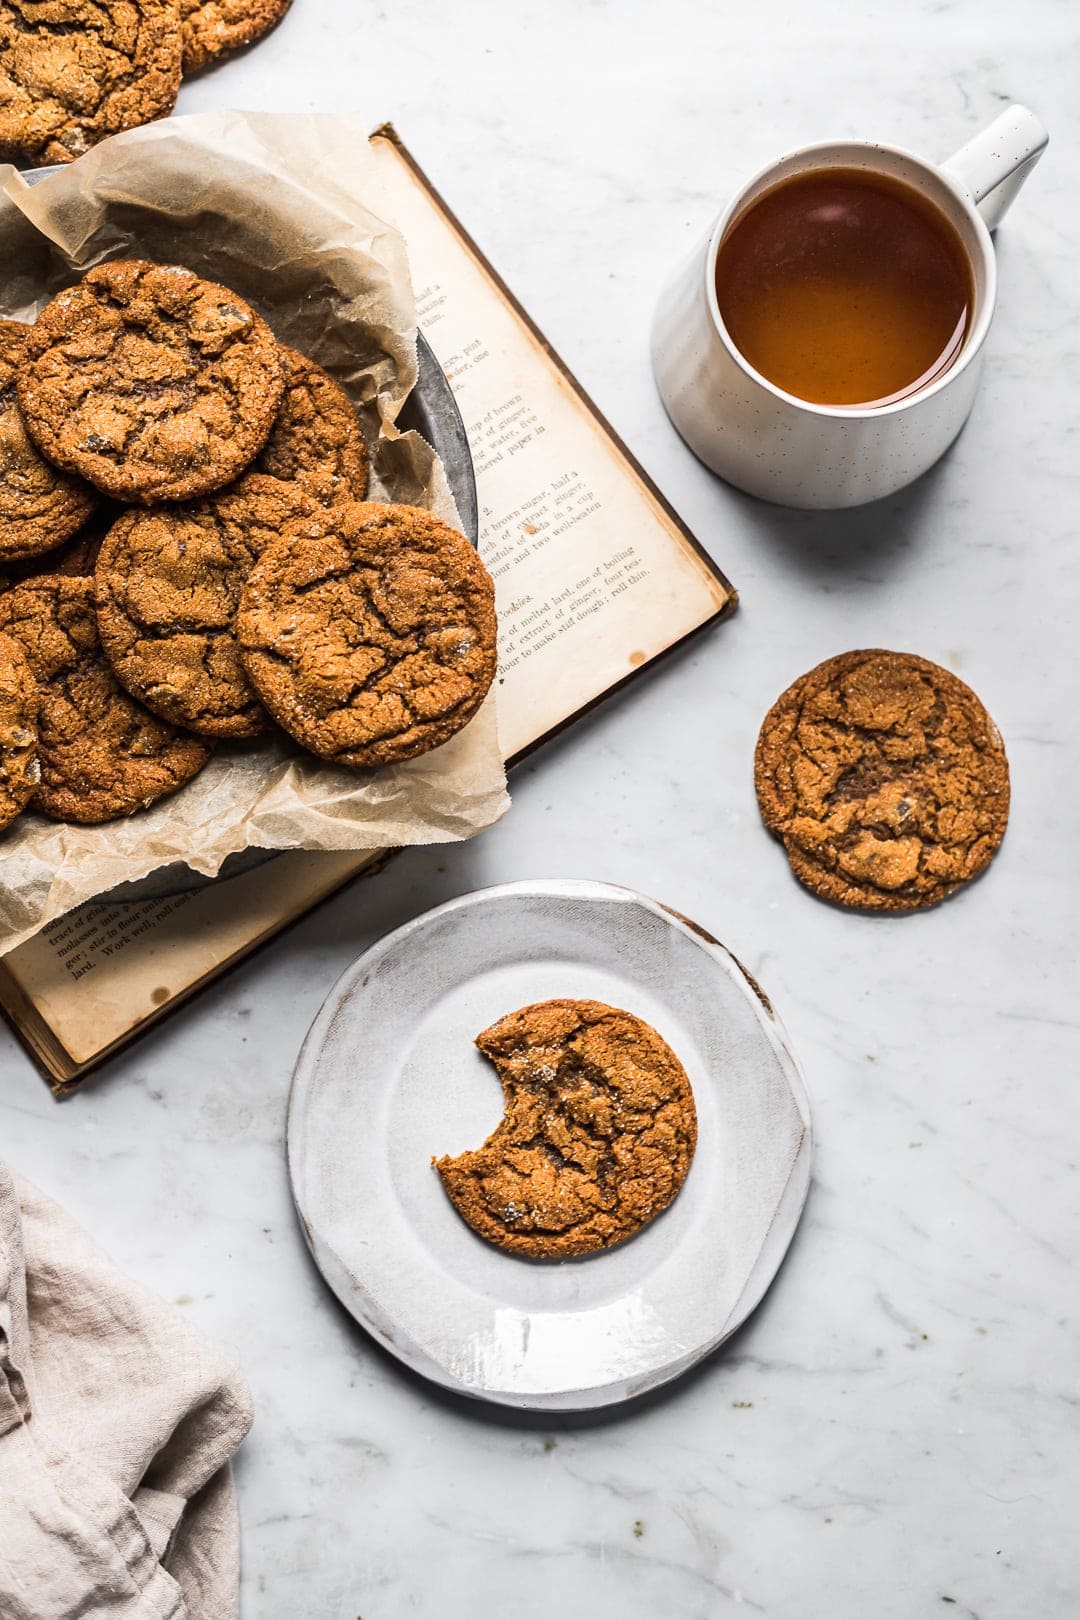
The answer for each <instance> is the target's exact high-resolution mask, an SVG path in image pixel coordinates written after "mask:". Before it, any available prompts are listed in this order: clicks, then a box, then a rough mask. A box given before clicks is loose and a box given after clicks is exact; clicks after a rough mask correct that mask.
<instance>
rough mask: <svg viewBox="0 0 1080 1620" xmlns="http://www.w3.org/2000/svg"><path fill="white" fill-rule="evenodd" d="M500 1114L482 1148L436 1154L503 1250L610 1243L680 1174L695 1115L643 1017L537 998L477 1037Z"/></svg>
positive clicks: (459, 1203) (462, 1204)
mask: <svg viewBox="0 0 1080 1620" xmlns="http://www.w3.org/2000/svg"><path fill="white" fill-rule="evenodd" d="M476 1044H477V1046H478V1047H479V1048H480V1050H481V1052H483V1053H484V1056H485V1057H488V1058H490V1059H491V1061H492V1062H493V1063H494V1065H495V1067H496V1069H497V1071H498V1075H499V1079H500V1081H501V1082H502V1088H503V1095H504V1099H505V1112H504V1115H503V1118H502V1120H501V1121H500V1123H499V1124H498V1126H497V1127H496V1128H495V1130H494V1131H493V1132H492V1133H491V1135H490V1136H489V1137H488V1139H487V1141H486V1142H485V1143H484V1145H483V1146H482V1147H481V1148H478V1149H476V1151H475V1152H468V1153H460V1154H458V1155H457V1157H456V1158H449V1157H443V1158H441V1159H436V1160H434V1161H433V1163H434V1165H435V1168H436V1170H437V1171H438V1172H439V1175H440V1176H441V1178H442V1183H443V1186H444V1187H445V1189H446V1191H447V1194H448V1195H449V1197H450V1199H451V1200H452V1202H453V1204H454V1207H455V1208H456V1209H457V1211H458V1214H459V1215H461V1216H462V1217H463V1219H464V1220H466V1221H467V1222H468V1224H469V1225H470V1226H471V1227H472V1229H473V1231H474V1232H476V1233H478V1234H479V1236H480V1237H482V1238H486V1239H487V1240H488V1242H489V1243H495V1244H497V1245H498V1246H499V1248H501V1249H506V1250H508V1251H509V1252H510V1253H511V1254H518V1255H523V1256H525V1257H527V1258H528V1259H533V1260H558V1259H566V1258H569V1257H571V1256H574V1255H586V1254H594V1253H595V1252H596V1251H597V1250H599V1249H610V1248H612V1247H613V1246H614V1245H615V1244H616V1243H621V1242H622V1241H623V1240H624V1239H625V1238H628V1237H631V1236H632V1235H633V1234H634V1233H635V1232H638V1231H640V1230H641V1228H642V1227H643V1226H647V1225H648V1223H649V1222H650V1221H651V1220H653V1219H654V1218H655V1216H657V1215H659V1214H660V1213H661V1211H662V1210H665V1209H666V1208H667V1207H668V1205H669V1204H670V1203H671V1201H672V1199H673V1198H675V1196H676V1194H677V1193H678V1192H679V1189H680V1188H681V1186H682V1184H683V1182H684V1181H685V1180H686V1174H687V1171H688V1170H689V1169H690V1161H691V1159H692V1158H693V1156H694V1148H695V1146H696V1143H697V1112H696V1109H695V1107H694V1096H693V1092H692V1091H691V1089H690V1082H689V1080H688V1079H687V1077H686V1071H685V1070H684V1068H683V1066H682V1064H681V1063H680V1062H679V1060H678V1058H677V1057H676V1056H675V1054H674V1052H673V1051H672V1050H671V1048H670V1046H668V1044H667V1042H666V1041H664V1040H663V1039H662V1038H661V1037H660V1036H659V1035H658V1034H657V1032H656V1030H655V1029H653V1028H652V1027H651V1025H649V1024H646V1023H645V1022H644V1021H643V1020H642V1019H640V1018H635V1017H634V1015H633V1013H628V1012H622V1011H621V1010H620V1009H619V1008H617V1007H608V1006H605V1005H604V1003H603V1002H599V1001H562V1000H559V1001H541V1002H537V1003H535V1004H534V1005H533V1006H531V1007H521V1008H519V1009H518V1011H517V1012H513V1013H508V1014H507V1016H506V1017H505V1018H500V1019H499V1021H498V1023H497V1024H492V1026H491V1027H490V1029H485V1030H484V1031H483V1033H482V1034H480V1035H478V1036H477V1037H476Z"/></svg>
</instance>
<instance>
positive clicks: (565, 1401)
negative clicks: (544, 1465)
mask: <svg viewBox="0 0 1080 1620" xmlns="http://www.w3.org/2000/svg"><path fill="white" fill-rule="evenodd" d="M515 897H517V898H525V897H529V898H544V897H547V898H555V899H578V900H591V901H597V902H602V903H614V902H621V903H623V904H637V905H640V906H643V907H644V908H645V909H646V910H648V911H651V912H652V913H653V914H654V915H657V916H659V917H660V918H661V919H662V921H663V922H664V923H665V925H667V926H670V927H674V928H676V929H677V930H679V931H680V932H682V933H683V934H685V935H686V936H687V937H688V938H689V940H690V941H691V943H692V944H694V945H695V946H696V947H697V948H698V949H700V950H702V951H703V952H704V953H705V954H706V955H708V956H710V957H711V958H712V959H713V961H714V962H715V963H716V964H717V966H718V967H719V968H720V970H721V971H723V972H725V973H727V974H728V975H729V976H730V977H731V978H732V979H733V981H734V982H735V983H736V984H737V985H739V986H740V988H741V989H742V991H743V994H744V995H745V996H746V998H747V1000H748V1002H749V1004H750V1005H751V1007H752V1009H753V1011H754V1014H755V1016H756V1018H757V1021H758V1024H759V1027H760V1028H761V1030H762V1031H763V1033H764V1034H765V1035H766V1037H767V1038H768V1040H769V1042H770V1044H771V1046H772V1048H773V1051H774V1052H775V1054H776V1056H777V1060H778V1062H779V1064H780V1067H781V1070H782V1072H783V1074H784V1077H785V1079H786V1081H787V1083H788V1086H789V1088H790V1090H791V1094H792V1098H793V1101H794V1103H795V1107H796V1109H797V1111H798V1114H799V1117H800V1119H801V1121H802V1127H803V1128H802V1134H801V1136H800V1139H799V1144H798V1146H797V1148H796V1151H795V1154H794V1157H793V1159H792V1163H791V1167H790V1170H789V1174H788V1178H787V1182H786V1184H785V1186H784V1189H783V1191H782V1193H781V1195H780V1198H779V1200H778V1203H777V1206H776V1209H775V1210H774V1212H773V1215H772V1219H771V1221H770V1223H769V1226H768V1229H767V1231H766V1233H765V1235H764V1237H763V1239H762V1243H761V1247H760V1249H759V1251H758V1254H757V1256H756V1258H755V1260H754V1262H753V1264H752V1266H751V1269H750V1273H749V1275H748V1277H747V1279H746V1281H745V1283H744V1284H743V1287H742V1290H741V1291H740V1293H739V1296H738V1298H737V1299H736V1302H735V1304H734V1305H733V1307H732V1309H731V1311H730V1312H729V1314H728V1316H727V1318H726V1319H725V1321H724V1323H723V1325H722V1327H721V1330H720V1332H719V1334H718V1335H716V1336H714V1337H710V1338H709V1339H707V1340H706V1341H704V1342H703V1343H701V1344H696V1345H694V1346H693V1348H692V1349H691V1350H689V1351H688V1352H687V1353H686V1354H684V1355H682V1356H679V1357H676V1358H675V1359H674V1360H672V1361H669V1362H665V1363H664V1364H662V1365H661V1366H659V1367H656V1368H653V1369H650V1370H649V1371H648V1372H646V1373H643V1374H640V1375H634V1376H632V1377H630V1378H629V1379H628V1378H626V1377H625V1376H623V1377H621V1378H619V1379H616V1380H614V1381H609V1382H607V1383H604V1384H600V1385H596V1386H594V1387H593V1388H591V1389H587V1390H582V1389H580V1388H577V1387H575V1388H573V1389H565V1390H558V1391H543V1392H541V1393H539V1394H535V1393H522V1392H521V1391H516V1390H496V1389H490V1388H481V1387H477V1386H471V1385H468V1384H465V1383H463V1382H462V1381H461V1380H460V1379H458V1378H455V1377H454V1376H453V1375H452V1374H451V1373H449V1372H448V1371H447V1369H446V1368H444V1367H443V1366H441V1364H440V1363H438V1362H437V1361H435V1360H433V1359H432V1357H431V1356H430V1355H429V1354H428V1353H427V1352H426V1351H423V1350H422V1349H420V1347H419V1346H417V1345H414V1344H413V1343H412V1342H411V1341H410V1340H406V1339H404V1338H403V1337H402V1336H399V1335H398V1334H396V1333H394V1332H392V1331H390V1329H388V1328H387V1327H386V1326H384V1325H383V1322H382V1320H381V1319H384V1318H385V1317H386V1315H387V1313H385V1312H384V1311H383V1310H382V1308H381V1307H380V1305H379V1303H378V1301H377V1300H375V1299H374V1298H373V1297H372V1295H371V1294H370V1293H368V1292H367V1290H366V1289H365V1288H364V1285H363V1282H362V1280H361V1278H359V1277H357V1276H355V1275H352V1283H353V1287H352V1288H351V1289H350V1288H348V1287H347V1286H345V1284H344V1283H341V1284H340V1286H339V1280H338V1279H337V1278H336V1275H335V1273H336V1272H337V1271H338V1270H339V1269H342V1270H345V1271H346V1274H347V1275H351V1273H349V1272H348V1269H347V1268H346V1267H345V1265H344V1262H343V1261H341V1260H340V1258H339V1257H338V1256H337V1254H336V1252H335V1251H334V1250H333V1249H332V1248H331V1246H330V1245H329V1243H326V1242H325V1241H323V1240H320V1238H319V1236H318V1234H317V1232H316V1231H315V1229H314V1226H313V1223H312V1221H311V1220H310V1219H309V1217H308V1215H307V1214H306V1213H305V1209H304V1201H303V1191H302V1189H303V1174H302V1170H301V1167H300V1163H299V1159H300V1154H301V1150H302V1146H303V1141H304V1134H305V1133H304V1121H303V1118H302V1116H301V1108H302V1105H303V1102H304V1100H305V1096H306V1092H307V1091H308V1089H309V1088H310V1086H311V1083H312V1080H313V1077H314V1073H315V1067H316V1062H317V1057H318V1053H319V1051H320V1050H321V1047H322V1044H323V1041H324V1038H325V1034H326V1032H327V1030H328V1029H329V1027H330V1025H331V1024H332V1022H333V1020H334V1018H335V1017H336V1015H337V1012H338V1009H339V1007H340V1005H341V1003H342V1001H343V999H344V995H345V994H346V992H347V990H348V989H349V988H350V987H351V985H352V984H353V983H355V982H356V980H358V979H359V978H360V976H361V975H362V973H363V972H364V970H365V967H366V966H368V965H370V962H371V961H372V959H374V958H375V957H376V956H378V955H379V954H381V953H384V952H385V951H386V950H388V949H391V948H393V947H395V946H397V945H399V944H401V943H402V942H403V941H406V940H407V939H408V938H409V936H410V935H413V934H416V933H417V932H420V931H421V930H422V929H423V928H424V927H425V926H426V925H427V924H428V923H429V922H430V920H432V919H434V918H437V917H441V916H445V915H446V914H447V913H449V912H453V911H458V910H462V909H465V908H467V907H470V906H474V905H478V904H483V903H486V902H488V901H491V900H493V899H513V898H515ZM285 1157H286V1168H287V1174H288V1179H289V1191H290V1195H291V1197H292V1201H293V1207H294V1209H295V1211H296V1216H297V1220H298V1222H299V1225H300V1229H301V1232H302V1233H303V1236H304V1241H305V1243H306V1244H307V1248H308V1251H309V1253H310V1255H311V1258H312V1261H313V1263H314V1265H315V1267H316V1269H317V1271H318V1272H319V1275H320V1276H321V1277H322V1279H323V1281H324V1283H325V1284H326V1286H327V1287H328V1288H329V1289H330V1291H331V1292H332V1293H333V1294H334V1295H335V1297H336V1298H337V1299H338V1301H339V1302H340V1303H341V1305H342V1306H343V1307H344V1309H345V1310H346V1311H347V1312H348V1314H349V1315H350V1317H352V1319H353V1321H355V1322H356V1324H357V1325H358V1326H359V1327H361V1328H362V1329H363V1330H364V1332H365V1333H367V1334H369V1335H370V1336H371V1337H372V1338H373V1339H375V1340H376V1342H377V1343H378V1344H380V1345H381V1346H382V1347H383V1348H384V1349H385V1350H388V1351H389V1352H390V1354H391V1355H393V1356H394V1357H395V1358H396V1359H397V1360H398V1361H400V1362H402V1364H403V1365H404V1366H406V1367H408V1368H409V1369H410V1370H411V1371H412V1372H414V1373H417V1374H419V1375H420V1376H421V1377H423V1378H425V1379H427V1380H428V1381H429V1382H430V1383H434V1384H436V1385H438V1386H439V1387H441V1388H443V1389H446V1390H448V1391H450V1392H452V1393H454V1394H456V1395H464V1396H467V1397H468V1398H470V1399H472V1400H479V1401H484V1402H487V1403H490V1404H493V1405H497V1406H501V1407H510V1408H514V1409H516V1410H519V1411H536V1412H544V1411H546V1412H552V1411H561V1412H575V1411H576V1412H581V1411H592V1410H595V1409H597V1408H600V1407H605V1406H614V1405H618V1404H621V1403H623V1402H625V1401H627V1400H632V1399H635V1398H637V1397H639V1396H641V1395H644V1394H646V1393H647V1392H649V1391H651V1390H655V1389H659V1388H661V1387H662V1386H663V1385H665V1384H668V1383H670V1382H672V1381H673V1380H674V1379H676V1378H679V1377H681V1376H682V1374H683V1373H684V1372H687V1371H689V1369H690V1368H691V1367H693V1366H696V1365H697V1364H698V1363H699V1362H701V1361H703V1360H705V1358H706V1357H708V1356H710V1355H712V1354H713V1352H714V1351H715V1350H717V1349H718V1348H719V1347H720V1345H722V1344H723V1343H724V1341H725V1340H726V1339H728V1338H730V1337H731V1335H732V1334H733V1333H735V1332H736V1331H737V1330H738V1329H739V1328H740V1327H741V1326H742V1325H743V1323H744V1322H745V1321H746V1320H747V1319H748V1318H749V1316H750V1315H751V1314H752V1313H753V1311H754V1310H756V1308H757V1306H758V1305H759V1304H760V1303H761V1300H762V1299H763V1298H764V1296H765V1294H766V1292H767V1291H768V1289H769V1287H770V1285H771V1284H772V1282H773V1279H774V1278H775V1277H776V1275H777V1273H778V1271H779V1270H780V1266H781V1264H782V1262H783V1259H784V1256H785V1255H786V1253H787V1251H788V1248H789V1247H790V1244H791V1242H792V1239H793V1238H794V1236H795V1232H796V1230H797V1228H798V1225H799V1221H800V1218H801V1216H802V1212H803V1209H804V1207H805V1204H806V1198H807V1195H808V1192H809V1188H810V1171H811V1163H812V1159H813V1120H812V1115H811V1108H810V1098H809V1094H808V1091H807V1088H806V1081H805V1078H804V1076H803V1072H802V1067H801V1065H800V1063H799V1061H798V1058H797V1057H796V1056H795V1053H794V1051H793V1050H792V1047H791V1043H790V1040H789V1038H788V1035H787V1032H786V1030H785V1028H784V1026H783V1023H782V1022H781V1020H780V1018H779V1016H778V1015H777V1013H776V1010H775V1008H774V1007H773V1005H772V1003H771V1001H770V999H769V997H768V996H767V995H766V994H765V992H764V991H763V990H762V988H761V986H760V985H759V984H758V983H757V980H756V979H755V978H754V976H753V975H752V974H751V973H750V972H749V970H748V969H747V968H745V967H744V966H743V964H742V963H741V962H740V961H739V959H738V957H737V956H736V955H735V953H734V952H733V951H732V950H730V949H729V948H728V947H727V946H726V945H724V944H723V943H722V942H721V941H720V940H718V939H717V938H716V937H715V936H714V935H713V934H712V933H710V932H709V931H708V930H707V929H706V928H704V927H703V926H702V925H701V924H699V923H697V922H695V921H694V920H693V919H692V918H689V917H687V916H686V915H684V914H683V913H682V912H679V911H677V910H675V909H674V908H673V907H671V906H669V905H667V904H665V903H664V902H663V901H660V900H656V899H654V898H653V897H652V896H650V895H646V894H643V893H641V892H640V891H639V890H636V889H632V888H629V887H627V886H625V885H622V884H614V883H609V882H603V881H600V880H594V879H584V878H536V879H529V878H522V879H517V880H514V881H512V882H509V883H498V884H492V885H490V886H488V887H486V888H483V889H473V890H470V891H469V892H467V893H466V894H463V895H456V896H454V897H452V898H451V899H449V900H446V901H443V902H441V903H440V904H439V905H437V906H432V907H430V908H429V909H428V910H426V911H423V912H420V913H419V914H418V915H416V916H414V917H411V918H409V919H407V920H406V921H405V922H404V923H401V924H399V925H398V927H396V928H393V929H391V930H389V931H388V932H387V933H384V934H382V935H380V937H379V938H378V939H376V940H373V941H372V942H371V944H370V945H369V946H368V947H367V948H366V949H365V950H364V951H362V952H361V953H360V955H359V956H357V957H355V958H354V960H353V961H352V962H351V963H349V965H348V966H347V967H346V968H345V969H344V970H343V971H342V972H341V973H340V974H339V975H338V977H337V978H336V979H335V980H334V983H333V984H332V985H331V987H330V989H329V990H328V992H327V994H326V996H325V997H324V999H323V1001H322V1003H321V1005H320V1007H319V1009H318V1011H317V1012H316V1014H315V1017H314V1018H313V1019H312V1022H311V1025H310V1027H309V1029H308V1032H307V1034H306V1035H305V1037H304V1040H303V1043H302V1044H301V1047H300V1050H299V1053H298V1054H297V1058H296V1063H295V1065H294V1067H293V1073H292V1078H291V1081H290V1084H289V1094H288V1099H287V1103H286V1118H285Z"/></svg>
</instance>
